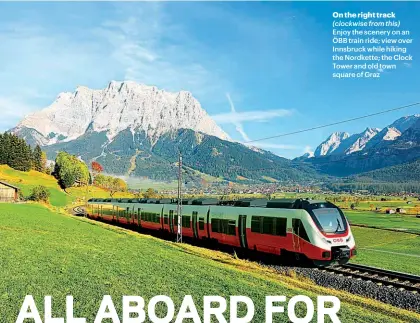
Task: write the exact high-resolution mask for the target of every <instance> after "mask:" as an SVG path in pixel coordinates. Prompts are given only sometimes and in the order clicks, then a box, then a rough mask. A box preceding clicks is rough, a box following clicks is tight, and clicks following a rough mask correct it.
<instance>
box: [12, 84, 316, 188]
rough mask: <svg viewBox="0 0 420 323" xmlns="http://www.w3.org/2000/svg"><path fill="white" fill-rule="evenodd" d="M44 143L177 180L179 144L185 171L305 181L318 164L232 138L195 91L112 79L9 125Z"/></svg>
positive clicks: (50, 152) (113, 168)
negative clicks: (100, 88)
mask: <svg viewBox="0 0 420 323" xmlns="http://www.w3.org/2000/svg"><path fill="white" fill-rule="evenodd" d="M10 131H11V132H13V133H15V134H17V135H18V136H20V137H22V138H24V139H25V140H26V141H27V142H28V143H29V144H31V145H36V144H39V145H41V146H42V149H43V150H44V151H46V153H47V156H48V158H49V159H54V158H55V156H56V154H57V153H58V151H61V150H64V151H67V152H69V153H72V154H75V155H77V156H80V157H81V158H82V159H83V160H84V161H86V162H91V161H94V160H95V161H97V162H99V163H101V164H102V165H103V167H104V169H105V171H106V172H108V173H112V174H116V175H127V176H142V177H149V178H151V179H157V180H171V179H175V178H176V176H177V170H176V162H177V158H178V151H181V152H182V155H183V165H184V166H185V167H184V168H185V173H186V176H187V177H189V178H190V179H197V180H198V179H200V178H203V177H206V176H205V175H211V176H212V177H214V179H215V180H220V179H225V180H231V181H238V180H239V181H243V182H246V181H249V180H252V181H276V180H281V181H292V182H294V181H305V180H306V179H308V178H310V179H311V180H312V179H316V178H318V177H319V176H318V175H317V173H316V171H315V170H314V169H313V167H312V166H310V165H306V164H303V163H299V162H295V161H291V160H288V159H286V158H282V157H279V156H277V155H275V154H273V153H271V152H268V151H264V150H261V149H256V148H255V147H247V146H245V145H242V144H240V143H237V142H233V141H232V140H231V139H230V138H229V136H228V135H227V134H226V133H225V132H224V131H223V130H222V129H221V128H220V127H219V126H218V125H217V124H216V123H215V122H214V120H213V119H212V118H211V117H210V116H209V115H208V114H207V112H206V111H205V110H204V109H203V108H202V107H201V105H200V103H199V102H198V101H197V100H196V99H195V98H194V97H193V96H192V95H191V93H189V92H185V91H181V92H178V93H170V92H166V91H163V90H159V89H157V88H156V87H153V86H147V85H141V84H137V83H134V82H115V81H112V82H111V83H109V85H108V86H107V87H106V88H105V89H102V90H91V89H89V88H87V87H78V88H77V89H76V91H75V92H74V93H61V94H59V95H58V97H57V99H56V100H55V101H54V102H53V103H52V104H51V105H50V106H49V107H47V108H45V109H43V110H40V111H37V112H35V113H33V114H31V115H29V116H27V117H25V118H24V119H23V120H22V121H21V122H20V123H19V124H18V125H17V126H16V127H15V128H13V129H11V130H10Z"/></svg>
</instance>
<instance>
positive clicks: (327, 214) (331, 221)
mask: <svg viewBox="0 0 420 323" xmlns="http://www.w3.org/2000/svg"><path fill="white" fill-rule="evenodd" d="M310 208H311V210H310V211H311V213H312V214H313V217H314V220H315V222H316V223H317V225H318V227H320V229H322V231H324V232H325V233H343V232H345V231H346V229H347V221H346V220H345V218H344V215H343V213H342V212H341V211H340V209H339V208H337V207H336V206H334V205H333V204H331V203H317V204H312V205H311V207H310Z"/></svg>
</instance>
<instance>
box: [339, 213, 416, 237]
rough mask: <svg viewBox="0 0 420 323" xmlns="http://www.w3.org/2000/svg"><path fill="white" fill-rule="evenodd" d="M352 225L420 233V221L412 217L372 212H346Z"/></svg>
mask: <svg viewBox="0 0 420 323" xmlns="http://www.w3.org/2000/svg"><path fill="white" fill-rule="evenodd" d="M344 213H345V214H346V216H347V218H348V219H349V221H350V223H351V224H360V225H366V226H374V227H378V228H386V229H396V230H401V231H406V232H414V233H420V219H419V218H416V217H415V216H412V215H401V214H384V213H376V212H371V211H345V212H344Z"/></svg>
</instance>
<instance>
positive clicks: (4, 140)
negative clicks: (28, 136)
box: [0, 132, 48, 173]
mask: <svg viewBox="0 0 420 323" xmlns="http://www.w3.org/2000/svg"><path fill="white" fill-rule="evenodd" d="M0 164H1V165H8V166H10V167H12V168H14V169H16V170H20V171H24V172H27V171H29V170H31V169H33V170H36V171H39V172H43V173H44V172H48V169H47V155H46V154H45V152H43V151H42V150H41V148H40V147H39V146H36V147H35V149H34V150H32V148H31V146H29V145H28V144H26V142H25V140H24V139H21V138H19V137H18V136H16V135H14V134H11V133H7V132H6V133H4V134H0Z"/></svg>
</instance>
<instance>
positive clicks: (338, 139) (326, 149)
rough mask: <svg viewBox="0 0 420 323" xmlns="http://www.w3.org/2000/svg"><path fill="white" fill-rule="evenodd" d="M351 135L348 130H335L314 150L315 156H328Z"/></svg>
mask: <svg viewBox="0 0 420 323" xmlns="http://www.w3.org/2000/svg"><path fill="white" fill-rule="evenodd" d="M349 136H350V135H349V134H348V133H347V132H334V133H332V134H331V135H330V136H329V137H328V138H327V140H325V141H324V142H322V143H321V144H320V145H319V146H318V147H317V148H316V149H315V152H314V156H315V157H320V156H326V155H329V154H331V153H332V152H333V151H334V150H336V149H337V148H338V147H339V146H340V145H341V143H342V142H343V141H344V140H345V139H347V138H348V137H349Z"/></svg>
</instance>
